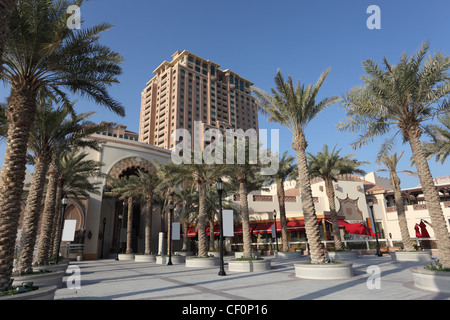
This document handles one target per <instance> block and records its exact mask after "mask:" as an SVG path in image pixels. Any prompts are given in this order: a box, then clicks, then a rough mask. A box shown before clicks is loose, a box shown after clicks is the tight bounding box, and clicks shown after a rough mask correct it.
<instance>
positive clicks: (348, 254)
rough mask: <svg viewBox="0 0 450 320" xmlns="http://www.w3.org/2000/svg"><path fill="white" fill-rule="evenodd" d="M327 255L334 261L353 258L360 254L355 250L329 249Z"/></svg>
mask: <svg viewBox="0 0 450 320" xmlns="http://www.w3.org/2000/svg"><path fill="white" fill-rule="evenodd" d="M325 257H326V258H327V259H331V260H333V261H341V260H352V259H356V258H357V257H358V256H357V254H356V252H354V251H327V252H326V255H325Z"/></svg>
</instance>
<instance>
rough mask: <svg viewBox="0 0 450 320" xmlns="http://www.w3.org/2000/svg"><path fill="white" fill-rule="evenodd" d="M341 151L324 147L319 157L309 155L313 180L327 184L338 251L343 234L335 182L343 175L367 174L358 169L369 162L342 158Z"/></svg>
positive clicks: (309, 166) (318, 154)
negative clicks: (339, 219)
mask: <svg viewBox="0 0 450 320" xmlns="http://www.w3.org/2000/svg"><path fill="white" fill-rule="evenodd" d="M340 151H341V150H340V149H339V150H336V146H335V147H334V148H333V150H331V152H330V151H329V149H328V146H327V145H324V146H323V149H322V152H318V153H317V155H313V154H311V153H308V169H309V175H310V177H311V178H321V179H323V181H324V182H325V190H326V194H327V197H328V203H329V205H330V216H331V223H332V228H333V239H334V245H335V248H336V250H343V249H344V247H343V244H342V241H341V234H340V231H339V225H338V219H337V213H336V202H335V192H334V187H333V182H335V181H337V180H338V177H339V175H343V174H353V173H356V174H365V172H364V171H363V170H361V169H358V167H359V166H360V165H362V164H366V163H368V162H360V161H358V160H356V159H354V158H353V157H354V156H355V155H353V154H347V155H345V156H341V155H340V154H339V152H340Z"/></svg>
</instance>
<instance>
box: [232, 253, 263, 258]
mask: <svg viewBox="0 0 450 320" xmlns="http://www.w3.org/2000/svg"><path fill="white" fill-rule="evenodd" d="M251 255H252V258H259V257H261V253H260V252H252V253H251ZM243 256H244V253H243V252H235V253H234V257H235V258H242V257H243Z"/></svg>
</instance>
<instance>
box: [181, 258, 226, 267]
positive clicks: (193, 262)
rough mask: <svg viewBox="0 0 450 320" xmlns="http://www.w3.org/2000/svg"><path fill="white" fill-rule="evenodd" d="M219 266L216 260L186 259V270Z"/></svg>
mask: <svg viewBox="0 0 450 320" xmlns="http://www.w3.org/2000/svg"><path fill="white" fill-rule="evenodd" d="M219 264H220V261H219V259H218V258H198V257H186V267H188V268H211V267H218V266H219Z"/></svg>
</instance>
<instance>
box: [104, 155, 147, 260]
mask: <svg viewBox="0 0 450 320" xmlns="http://www.w3.org/2000/svg"><path fill="white" fill-rule="evenodd" d="M154 169H155V168H154V166H153V165H152V164H151V163H150V161H148V160H145V159H142V158H137V157H130V158H126V159H123V160H121V161H119V162H117V163H116V164H115V165H114V166H113V167H112V168H111V170H110V173H109V176H110V177H113V178H116V179H128V178H129V177H130V176H133V175H135V176H137V175H138V172H139V171H143V172H149V171H150V170H154ZM119 215H122V219H121V220H120V226H119ZM132 215H133V219H132V221H133V222H132V225H131V230H132V239H133V241H132V244H131V246H132V249H133V252H135V253H136V252H138V239H139V238H140V237H141V234H140V229H141V203H140V201H139V200H134V201H133V209H132ZM126 230H128V201H127V200H123V201H122V200H116V202H115V214H114V232H113V239H112V244H113V246H112V247H113V248H115V250H119V252H125V250H126V242H127V239H126Z"/></svg>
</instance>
